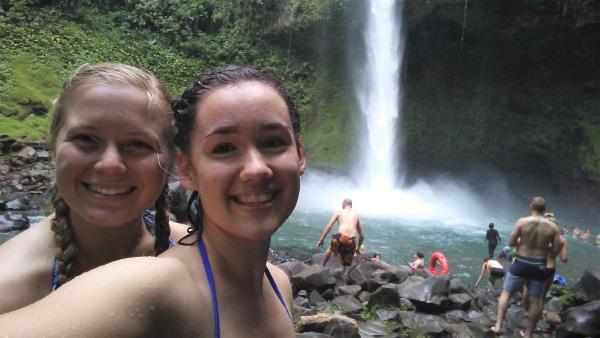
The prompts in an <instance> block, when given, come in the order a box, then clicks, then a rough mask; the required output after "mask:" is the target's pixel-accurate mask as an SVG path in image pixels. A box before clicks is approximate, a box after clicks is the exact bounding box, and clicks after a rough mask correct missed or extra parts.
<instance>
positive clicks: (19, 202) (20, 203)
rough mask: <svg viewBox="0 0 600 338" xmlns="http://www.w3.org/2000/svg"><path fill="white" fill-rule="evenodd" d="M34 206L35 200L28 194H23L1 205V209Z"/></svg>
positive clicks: (25, 208)
mask: <svg viewBox="0 0 600 338" xmlns="http://www.w3.org/2000/svg"><path fill="white" fill-rule="evenodd" d="M2 208H4V209H2ZM33 208H34V206H33V202H32V201H31V198H29V197H27V196H21V197H19V198H17V199H14V200H12V201H9V202H6V203H5V204H4V206H2V205H0V210H30V209H33Z"/></svg>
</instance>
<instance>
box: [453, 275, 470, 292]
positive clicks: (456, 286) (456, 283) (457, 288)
mask: <svg viewBox="0 0 600 338" xmlns="http://www.w3.org/2000/svg"><path fill="white" fill-rule="evenodd" d="M450 293H470V291H469V289H468V288H467V287H466V286H465V285H464V284H463V282H462V281H461V280H460V279H458V278H452V279H451V280H450Z"/></svg>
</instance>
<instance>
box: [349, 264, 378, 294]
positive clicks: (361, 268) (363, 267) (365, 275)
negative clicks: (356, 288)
mask: <svg viewBox="0 0 600 338" xmlns="http://www.w3.org/2000/svg"><path fill="white" fill-rule="evenodd" d="M377 269H378V267H377V265H376V264H373V263H372V262H370V261H362V262H360V263H358V264H357V265H356V266H354V267H352V268H351V269H350V272H348V281H349V283H350V284H355V285H360V286H361V287H362V288H363V289H367V281H368V280H369V278H370V277H371V274H372V273H373V272H375V270H377Z"/></svg>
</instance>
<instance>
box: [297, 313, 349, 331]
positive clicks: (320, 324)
mask: <svg viewBox="0 0 600 338" xmlns="http://www.w3.org/2000/svg"><path fill="white" fill-rule="evenodd" d="M333 320H336V322H337V323H339V322H346V323H347V325H350V326H353V327H355V328H356V329H357V330H358V324H357V322H356V320H354V319H352V318H348V317H346V316H343V315H335V314H329V313H319V314H315V315H310V316H302V317H299V318H298V320H297V321H296V332H324V331H325V329H326V328H327V326H328V325H329V323H330V322H331V321H333Z"/></svg>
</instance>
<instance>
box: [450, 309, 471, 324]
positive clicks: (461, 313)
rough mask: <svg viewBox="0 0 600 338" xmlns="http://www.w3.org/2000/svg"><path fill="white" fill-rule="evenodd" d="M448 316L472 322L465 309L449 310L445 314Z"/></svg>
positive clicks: (453, 319) (451, 319)
mask: <svg viewBox="0 0 600 338" xmlns="http://www.w3.org/2000/svg"><path fill="white" fill-rule="evenodd" d="M445 316H446V318H447V319H448V320H450V321H455V322H456V321H463V322H470V321H471V319H469V317H467V314H466V313H465V312H464V311H463V310H452V311H448V312H446V314H445Z"/></svg>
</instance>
